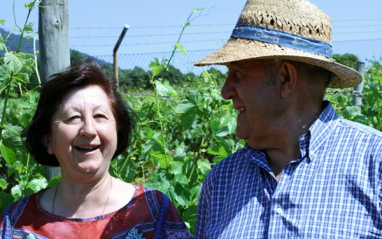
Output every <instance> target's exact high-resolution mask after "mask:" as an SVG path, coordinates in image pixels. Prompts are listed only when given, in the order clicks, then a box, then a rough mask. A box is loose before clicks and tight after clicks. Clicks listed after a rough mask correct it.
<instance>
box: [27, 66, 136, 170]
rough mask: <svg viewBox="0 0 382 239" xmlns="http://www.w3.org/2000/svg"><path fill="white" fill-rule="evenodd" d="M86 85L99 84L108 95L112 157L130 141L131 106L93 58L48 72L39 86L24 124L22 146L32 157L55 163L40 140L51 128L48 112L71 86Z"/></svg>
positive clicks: (46, 162) (41, 162) (55, 107)
mask: <svg viewBox="0 0 382 239" xmlns="http://www.w3.org/2000/svg"><path fill="white" fill-rule="evenodd" d="M89 85H97V86H99V87H101V88H102V89H103V90H104V92H105V93H106V95H107V96H108V97H109V99H110V103H111V108H112V111H113V114H114V117H115V119H116V123H117V139H118V142H117V149H116V151H115V153H114V155H113V159H114V158H116V157H117V156H118V155H120V154H121V153H122V152H123V151H124V150H125V149H126V148H127V146H128V144H129V142H130V135H131V130H132V119H131V116H130V113H129V111H131V109H130V108H129V107H128V106H127V105H126V104H125V101H124V99H123V98H122V96H121V94H120V93H119V92H118V89H117V85H116V83H115V81H113V80H112V79H111V78H109V77H108V76H106V74H105V73H104V72H103V70H102V69H101V67H100V66H99V65H98V63H97V62H96V61H94V60H86V61H85V62H83V63H81V64H78V65H74V66H71V67H69V68H68V69H67V70H66V71H63V72H61V73H58V74H54V75H52V76H51V80H50V81H48V82H47V83H46V84H45V85H43V87H42V88H41V93H40V99H39V102H38V105H37V109H36V112H35V115H34V116H33V119H32V122H31V123H30V124H29V125H28V127H27V136H26V147H27V149H28V150H29V152H30V153H31V154H32V155H33V156H34V158H35V159H36V161H37V162H38V163H40V164H42V165H46V166H59V163H58V161H57V158H56V156H55V155H52V154H48V152H47V149H46V148H45V146H44V144H43V143H42V138H43V136H44V135H46V134H49V133H50V130H51V127H50V126H51V120H52V116H53V115H54V114H55V113H56V111H57V109H58V107H59V105H60V104H61V102H62V100H63V98H64V96H65V95H66V94H67V93H68V92H69V91H71V90H73V89H75V88H83V87H86V86H89Z"/></svg>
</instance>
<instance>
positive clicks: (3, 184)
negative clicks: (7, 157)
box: [0, 178, 8, 191]
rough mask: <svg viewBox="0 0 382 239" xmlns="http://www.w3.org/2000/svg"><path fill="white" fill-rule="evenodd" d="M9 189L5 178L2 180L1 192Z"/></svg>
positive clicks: (0, 179) (0, 181) (0, 182)
mask: <svg viewBox="0 0 382 239" xmlns="http://www.w3.org/2000/svg"><path fill="white" fill-rule="evenodd" d="M7 187H8V183H7V181H6V180H5V179H4V178H0V189H1V191H2V190H4V189H6V188H7Z"/></svg>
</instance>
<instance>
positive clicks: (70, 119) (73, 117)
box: [66, 115, 81, 123]
mask: <svg viewBox="0 0 382 239" xmlns="http://www.w3.org/2000/svg"><path fill="white" fill-rule="evenodd" d="M66 121H67V122H68V123H71V122H79V121H81V117H80V116H79V115H74V116H71V117H69V118H68V119H67V120H66Z"/></svg>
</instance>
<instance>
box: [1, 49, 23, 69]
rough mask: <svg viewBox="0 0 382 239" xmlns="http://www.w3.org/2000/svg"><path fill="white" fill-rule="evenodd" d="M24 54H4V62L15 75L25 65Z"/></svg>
mask: <svg viewBox="0 0 382 239" xmlns="http://www.w3.org/2000/svg"><path fill="white" fill-rule="evenodd" d="M24 57H25V54H22V53H14V52H7V53H5V54H4V62H5V63H6V64H7V65H8V66H9V69H10V70H11V71H13V72H14V74H17V73H18V72H19V71H20V70H21V69H22V68H23V65H24V64H25V59H24Z"/></svg>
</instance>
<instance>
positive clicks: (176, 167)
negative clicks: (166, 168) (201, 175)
mask: <svg viewBox="0 0 382 239" xmlns="http://www.w3.org/2000/svg"><path fill="white" fill-rule="evenodd" d="M182 171H183V163H181V162H177V161H174V162H172V164H171V173H172V174H175V175H178V174H181V173H182ZM186 179H187V178H186Z"/></svg>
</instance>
